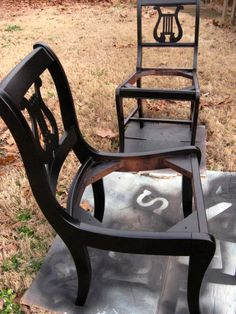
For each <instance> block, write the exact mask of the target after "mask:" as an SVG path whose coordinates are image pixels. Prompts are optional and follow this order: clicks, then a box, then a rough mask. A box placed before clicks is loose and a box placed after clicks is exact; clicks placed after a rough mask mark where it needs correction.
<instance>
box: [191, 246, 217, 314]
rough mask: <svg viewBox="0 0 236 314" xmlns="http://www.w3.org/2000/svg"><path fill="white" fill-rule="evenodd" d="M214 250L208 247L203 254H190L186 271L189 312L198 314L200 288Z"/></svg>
mask: <svg viewBox="0 0 236 314" xmlns="http://www.w3.org/2000/svg"><path fill="white" fill-rule="evenodd" d="M214 252H215V250H214V249H213V250H211V249H210V248H209V252H205V254H204V255H203V254H195V255H191V256H190V260H189V272H188V290H187V297H188V307H189V313H190V314H200V313H201V311H200V300H199V298H200V289H201V284H202V280H203V277H204V274H205V272H206V270H207V267H208V266H209V264H210V262H211V260H212V258H213V256H214Z"/></svg>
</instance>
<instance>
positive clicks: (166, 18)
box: [153, 5, 184, 43]
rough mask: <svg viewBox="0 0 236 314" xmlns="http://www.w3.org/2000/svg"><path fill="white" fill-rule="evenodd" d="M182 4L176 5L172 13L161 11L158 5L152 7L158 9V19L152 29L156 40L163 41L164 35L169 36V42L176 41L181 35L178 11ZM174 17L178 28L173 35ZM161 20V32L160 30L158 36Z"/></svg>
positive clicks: (164, 39) (164, 40)
mask: <svg viewBox="0 0 236 314" xmlns="http://www.w3.org/2000/svg"><path fill="white" fill-rule="evenodd" d="M183 8H184V7H183V6H182V5H178V6H177V7H176V10H175V12H174V13H162V11H161V8H160V6H155V7H154V9H155V10H157V11H158V20H157V23H156V25H155V27H154V30H153V37H154V39H155V40H156V41H157V42H160V43H165V42H166V35H168V36H169V42H170V43H176V42H178V41H179V40H180V39H181V38H182V36H183V30H182V27H181V24H180V22H179V17H178V14H179V11H180V10H183ZM174 19H175V22H176V26H177V29H178V34H177V36H175V32H174V31H173V21H174ZM161 21H162V25H163V28H162V32H160V36H158V27H159V25H160V23H161Z"/></svg>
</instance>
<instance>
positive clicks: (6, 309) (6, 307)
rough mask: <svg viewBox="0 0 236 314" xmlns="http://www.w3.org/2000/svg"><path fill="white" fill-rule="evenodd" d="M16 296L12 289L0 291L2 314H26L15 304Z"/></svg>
mask: <svg viewBox="0 0 236 314" xmlns="http://www.w3.org/2000/svg"><path fill="white" fill-rule="evenodd" d="M15 298H16V295H15V293H14V291H13V290H12V289H9V288H4V289H1V290H0V299H2V301H3V308H2V309H1V312H0V313H1V314H13V313H14V314H24V312H23V311H22V310H21V308H20V305H19V304H17V303H15Z"/></svg>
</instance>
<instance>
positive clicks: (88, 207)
mask: <svg viewBox="0 0 236 314" xmlns="http://www.w3.org/2000/svg"><path fill="white" fill-rule="evenodd" d="M80 206H81V207H82V208H83V209H84V210H85V211H86V212H91V211H92V210H93V208H92V206H91V205H90V204H89V202H88V201H87V200H84V201H82V202H81V203H80Z"/></svg>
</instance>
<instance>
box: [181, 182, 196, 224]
mask: <svg viewBox="0 0 236 314" xmlns="http://www.w3.org/2000/svg"><path fill="white" fill-rule="evenodd" d="M182 204H183V205H182V206H183V212H184V218H185V217H187V216H188V215H190V214H191V213H192V210H193V191H192V182H191V179H189V178H188V177H185V176H182Z"/></svg>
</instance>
